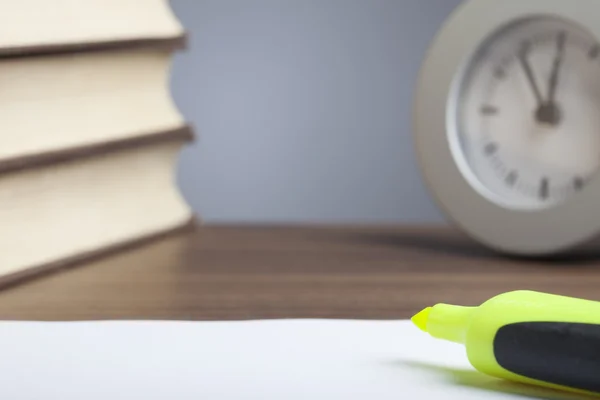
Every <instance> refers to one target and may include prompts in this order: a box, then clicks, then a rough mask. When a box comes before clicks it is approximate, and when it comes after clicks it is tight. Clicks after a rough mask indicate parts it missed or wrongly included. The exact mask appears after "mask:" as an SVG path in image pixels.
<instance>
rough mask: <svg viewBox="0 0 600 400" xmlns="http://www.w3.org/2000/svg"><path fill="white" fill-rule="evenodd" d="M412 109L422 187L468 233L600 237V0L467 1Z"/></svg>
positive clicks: (488, 237) (497, 245)
mask: <svg viewBox="0 0 600 400" xmlns="http://www.w3.org/2000/svg"><path fill="white" fill-rule="evenodd" d="M413 111H414V142H415V146H416V151H417V159H418V163H419V167H420V170H421V172H422V176H423V178H424V180H425V183H426V186H427V187H428V189H429V191H430V193H431V194H432V196H433V198H434V199H435V201H436V203H437V204H438V206H439V208H440V209H441V210H442V211H443V212H444V213H445V215H446V216H447V217H448V220H449V221H451V222H452V223H453V224H454V225H455V226H456V227H458V228H459V229H460V230H462V231H463V232H464V233H466V234H467V235H468V236H470V237H471V238H473V239H474V240H476V241H478V242H479V243H481V244H482V245H484V246H487V247H489V248H491V249H494V250H496V251H499V252H503V253H509V254H512V255H523V256H548V255H554V254H557V253H565V252H570V251H572V250H574V249H577V248H579V247H581V246H583V245H585V244H588V243H590V241H591V240H592V239H594V238H596V237H598V236H599V234H600V180H599V179H598V170H599V169H600V1H598V0H576V1H565V0H519V1H498V0H471V1H465V2H464V3H462V4H461V5H460V6H459V7H458V8H457V9H456V10H455V11H454V12H453V13H452V14H451V15H450V16H449V17H448V19H447V20H446V21H445V23H444V25H443V26H442V28H441V29H440V31H439V32H438V33H437V35H436V36H435V38H434V40H433V42H432V43H431V45H430V47H429V49H428V52H427V55H426V58H425V60H424V62H423V65H422V67H421V71H420V74H419V78H418V83H417V87H416V99H415V104H414V110H413Z"/></svg>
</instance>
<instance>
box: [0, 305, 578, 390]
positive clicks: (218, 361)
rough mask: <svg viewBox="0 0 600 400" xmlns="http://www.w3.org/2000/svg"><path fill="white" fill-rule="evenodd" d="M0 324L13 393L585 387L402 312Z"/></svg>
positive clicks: (0, 371)
mask: <svg viewBox="0 0 600 400" xmlns="http://www.w3.org/2000/svg"><path fill="white" fill-rule="evenodd" d="M41 298H43V297H41ZM0 332H2V333H1V336H0V337H1V338H2V340H0V352H1V354H2V357H1V358H0V375H1V376H2V377H3V379H4V383H3V385H2V386H0V397H2V398H6V399H14V400H19V399H38V398H44V397H45V395H47V394H48V393H52V395H53V398H57V399H61V400H79V399H93V400H96V399H98V400H100V399H109V398H143V399H164V398H173V399H178V400H191V399H210V400H232V399H236V400H245V399H286V400H301V399H302V400H304V399H336V400H337V399H346V400H355V399H356V400H359V399H360V400H363V399H371V398H372V399H378V400H402V399H407V400H408V399H423V400H425V399H448V400H509V399H517V398H529V397H532V398H540V399H541V398H543V399H556V400H559V399H563V400H574V399H581V400H583V399H584V398H588V397H583V396H575V395H570V394H565V393H560V392H557V391H552V390H546V389H542V388H536V387H530V386H526V385H518V384H512V383H511V382H505V381H502V380H499V379H494V378H490V377H488V376H485V375H483V374H481V373H479V372H477V371H476V370H474V369H473V367H471V365H470V364H469V362H468V359H467V356H466V354H465V350H464V348H463V347H462V346H460V345H457V344H454V343H450V342H445V341H441V340H435V339H432V338H431V337H429V336H428V335H424V334H423V332H421V331H419V330H418V329H417V328H416V327H414V326H413V325H412V324H411V322H410V321H405V320H400V321H349V320H273V321H228V322H225V321H211V322H191V321H168V322H167V321H90V322H3V323H0ZM32 381H33V382H35V384H32Z"/></svg>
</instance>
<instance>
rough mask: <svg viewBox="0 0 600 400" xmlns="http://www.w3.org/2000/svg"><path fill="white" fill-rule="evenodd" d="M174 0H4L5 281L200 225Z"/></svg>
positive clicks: (0, 23) (0, 207)
mask: <svg viewBox="0 0 600 400" xmlns="http://www.w3.org/2000/svg"><path fill="white" fill-rule="evenodd" d="M186 45H187V36H186V35H185V32H184V30H183V27H182V26H181V24H180V23H179V21H178V20H177V19H176V18H175V16H174V15H173V13H172V11H171V10H170V8H169V3H168V1H166V0H144V1H141V0H53V1H47V0H19V1H10V2H9V1H2V0H0V87H3V90H1V91H0V220H1V221H2V224H1V225H0V248H2V249H3V251H2V252H1V254H0V284H2V285H8V284H13V283H16V282H21V281H23V280H24V279H26V278H32V277H37V276H41V275H43V273H47V272H49V271H55V270H58V269H62V268H64V267H66V266H74V265H76V264H77V263H81V262H83V261H86V260H87V259H89V258H90V257H98V256H101V255H106V254H110V253H111V252H114V251H116V250H118V249H124V248H128V247H131V246H132V245H134V244H140V243H145V242H147V241H149V240H151V239H152V238H157V237H161V236H164V235H166V234H169V233H174V232H179V231H182V230H185V229H188V228H193V227H195V221H196V217H195V214H194V212H193V211H192V210H191V209H190V207H189V205H188V204H187V203H186V201H185V199H184V198H183V197H182V196H181V194H180V191H179V189H178V187H177V184H176V180H175V177H176V166H177V164H176V161H177V156H178V154H179V151H180V150H181V148H182V147H183V146H185V145H186V144H188V143H190V142H191V141H192V140H193V139H194V134H193V130H192V128H191V126H189V125H188V124H187V123H186V121H185V119H184V117H183V116H182V115H181V114H180V113H179V110H178V109H177V106H176V104H175V102H174V101H173V99H172V97H171V93H170V85H169V84H170V79H169V78H170V67H171V62H172V58H173V53H174V52H175V51H177V50H179V49H182V48H185V47H186Z"/></svg>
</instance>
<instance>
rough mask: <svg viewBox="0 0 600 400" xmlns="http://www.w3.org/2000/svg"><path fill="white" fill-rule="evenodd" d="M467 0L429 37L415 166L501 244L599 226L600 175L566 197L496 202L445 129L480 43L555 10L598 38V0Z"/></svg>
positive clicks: (569, 240)
mask: <svg viewBox="0 0 600 400" xmlns="http://www.w3.org/2000/svg"><path fill="white" fill-rule="evenodd" d="M570 3H571V2H567V1H564V0H520V1H518V2H517V1H514V2H501V1H498V0H470V1H467V2H465V3H463V4H461V5H460V6H459V7H458V8H457V9H456V10H455V11H454V12H453V13H452V14H451V15H450V17H449V18H448V19H447V21H446V22H445V24H444V25H443V27H442V28H441V30H440V31H439V32H438V33H437V35H436V37H435V38H434V40H433V42H432V43H431V45H430V47H429V50H428V53H427V55H426V58H425V60H424V62H423V64H422V66H421V71H420V74H419V78H418V84H417V88H416V95H415V102H414V109H413V128H414V143H415V148H416V152H417V160H418V163H419V166H420V170H421V174H422V175H423V178H424V179H425V181H426V183H427V187H428V189H429V191H430V193H431V194H432V196H433V197H434V199H435V201H436V203H437V204H438V206H439V207H440V208H441V209H442V211H443V212H444V213H445V215H446V216H447V217H448V218H449V220H451V221H452V222H453V223H454V224H455V225H457V226H458V227H459V228H460V229H461V230H462V231H464V232H465V233H466V234H467V235H469V236H471V237H473V238H474V239H476V240H477V241H479V242H482V243H484V244H485V245H487V246H488V247H490V248H493V249H495V250H497V251H500V252H506V253H511V254H521V255H548V254H552V253H559V252H562V251H565V250H568V249H571V248H573V247H576V246H578V245H580V244H583V243H585V242H587V241H588V240H590V239H591V238H593V237H595V236H597V235H598V234H599V233H600V178H599V177H598V176H596V177H594V178H593V179H592V180H591V181H590V182H589V183H588V185H587V187H586V188H585V189H584V190H582V191H581V192H579V193H576V194H575V195H573V196H572V197H571V198H570V199H567V200H566V201H565V202H563V203H561V204H558V205H556V206H554V207H552V208H546V209H540V210H515V209H508V208H504V207H501V206H500V205H498V204H496V203H494V202H492V201H490V200H488V199H487V198H485V197H484V196H482V195H481V194H480V193H479V192H478V191H476V190H475V189H473V188H472V186H471V185H470V184H469V182H468V181H467V180H466V178H465V177H464V175H463V173H462V172H461V169H460V168H459V166H458V165H457V164H456V161H455V158H454V156H453V154H452V153H453V152H452V149H451V147H450V143H449V141H448V135H447V134H446V129H447V102H448V99H449V98H450V96H451V94H452V90H453V84H454V81H455V77H456V75H457V74H458V73H459V72H460V71H461V70H462V67H463V65H464V63H465V62H466V61H467V60H468V59H469V57H470V56H471V55H472V53H473V52H474V51H475V50H476V49H477V48H478V47H479V45H480V44H481V43H482V42H483V41H485V40H487V39H488V38H489V37H490V35H492V34H493V33H494V32H496V31H497V30H498V29H501V28H502V27H504V26H506V25H508V24H509V23H512V22H514V21H516V20H518V19H522V18H525V17H532V16H540V15H546V16H556V17H562V18H565V19H568V20H571V21H573V22H575V23H578V24H579V25H580V26H581V27H583V28H584V29H586V30H588V31H589V32H590V33H591V34H592V35H593V36H594V37H596V38H597V39H598V41H599V42H600V24H598V15H600V2H599V1H598V0H577V7H573V5H569V4H570Z"/></svg>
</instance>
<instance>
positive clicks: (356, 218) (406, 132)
mask: <svg viewBox="0 0 600 400" xmlns="http://www.w3.org/2000/svg"><path fill="white" fill-rule="evenodd" d="M172 1H173V9H174V11H175V13H176V14H177V16H178V17H179V18H180V20H181V21H182V23H183V24H184V25H185V26H186V28H187V29H188V30H189V32H190V40H191V41H190V43H191V48H190V50H189V51H188V52H187V53H183V54H179V55H178V56H176V60H175V65H174V68H173V78H172V90H173V95H174V97H175V100H176V102H177V104H178V106H179V107H180V109H181V111H182V112H183V113H184V115H185V116H186V118H187V119H188V120H190V121H191V122H192V123H193V124H194V125H195V127H196V130H197V132H198V134H199V141H198V142H197V143H196V144H195V145H194V146H192V147H190V148H188V149H187V150H185V151H184V152H183V153H182V156H181V159H180V163H179V183H180V186H181V188H182V191H183V194H184V196H185V197H186V198H187V200H188V201H189V202H190V203H191V204H192V206H193V207H194V208H195V210H196V211H197V212H198V213H199V214H200V215H201V216H202V217H203V219H204V220H205V221H206V222H207V223H222V222H225V223H234V222H241V223H297V222H301V223H311V222H320V223H381V222H384V223H398V222H399V223H414V222H439V221H442V220H443V219H442V217H441V214H440V213H439V211H438V210H437V208H436V207H435V206H434V204H433V202H432V201H431V198H430V196H429V195H428V193H427V192H426V190H425V188H424V185H423V183H422V181H421V177H420V175H419V172H418V169H417V166H416V162H415V155H414V151H413V142H412V138H411V120H410V114H411V104H412V95H413V90H414V84H415V78H416V76H417V72H418V69H419V66H420V63H421V60H422V57H423V55H424V52H425V50H426V48H427V45H428V42H429V41H430V40H431V38H432V37H433V35H434V34H435V31H436V30H437V29H438V27H439V26H440V24H441V23H442V22H443V20H444V19H445V17H446V16H447V15H448V14H449V13H450V12H451V11H452V10H453V9H454V7H455V6H456V5H457V4H458V3H459V2H460V0H172Z"/></svg>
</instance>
